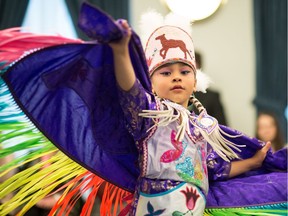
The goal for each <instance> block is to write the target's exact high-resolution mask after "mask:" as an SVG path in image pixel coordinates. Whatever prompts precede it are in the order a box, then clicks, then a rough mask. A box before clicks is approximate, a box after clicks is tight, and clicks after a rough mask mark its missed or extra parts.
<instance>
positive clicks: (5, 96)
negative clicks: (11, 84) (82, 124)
mask: <svg viewBox="0 0 288 216" xmlns="http://www.w3.org/2000/svg"><path fill="white" fill-rule="evenodd" d="M3 65H5V62H0V68H1V66H3ZM8 68H9V67H8V66H7V67H4V68H2V69H1V70H0V75H1V74H4V73H5V72H6V71H7V69H8ZM55 149H56V147H55V146H54V145H53V144H52V143H51V142H50V141H48V140H47V139H46V137H45V136H44V135H43V134H42V133H41V132H40V131H39V130H38V129H37V128H36V127H35V126H34V124H33V123H32V122H31V121H30V120H29V119H28V118H27V117H26V115H25V114H24V113H23V112H22V110H21V109H20V108H19V107H18V105H17V104H16V102H15V101H14V99H13V97H12V95H11V92H10V91H9V88H8V86H7V85H6V83H5V82H4V80H3V79H2V78H1V77H0V158H3V157H6V156H8V155H10V154H14V153H17V152H18V153H19V152H20V153H19V156H18V157H17V158H15V159H14V160H13V161H10V162H9V163H7V164H4V165H1V166H0V172H4V171H5V170H9V169H10V168H11V167H15V166H17V164H19V166H20V164H23V161H24V163H25V161H26V162H29V159H30V158H34V159H35V157H36V156H37V155H41V154H42V153H45V152H51V151H53V150H55ZM23 150H26V152H27V153H26V154H24V153H23V154H22V155H21V152H23ZM1 174H2V173H0V175H1Z"/></svg>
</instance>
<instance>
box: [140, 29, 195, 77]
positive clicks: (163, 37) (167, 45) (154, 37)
mask: <svg viewBox="0 0 288 216" xmlns="http://www.w3.org/2000/svg"><path fill="white" fill-rule="evenodd" d="M145 55H146V60H147V64H148V67H149V73H150V75H152V73H153V72H154V71H155V70H156V69H157V68H158V67H160V66H162V65H164V64H167V63H171V62H183V63H185V64H187V65H189V66H190V67H192V68H193V69H194V70H195V71H196V63H195V54H194V46H193V41H192V38H191V37H190V35H189V34H188V33H187V32H185V31H184V30H183V29H181V28H179V27H176V26H168V25H167V26H162V27H159V28H157V29H156V30H155V31H154V32H153V33H152V34H151V36H150V37H149V39H148V41H147V44H146V48H145Z"/></svg>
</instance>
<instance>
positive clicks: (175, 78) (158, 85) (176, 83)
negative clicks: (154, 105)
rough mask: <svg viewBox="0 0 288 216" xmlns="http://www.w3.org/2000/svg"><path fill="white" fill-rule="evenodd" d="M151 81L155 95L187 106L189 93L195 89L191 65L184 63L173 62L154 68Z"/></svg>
mask: <svg viewBox="0 0 288 216" xmlns="http://www.w3.org/2000/svg"><path fill="white" fill-rule="evenodd" d="M151 82H152V88H153V91H154V92H155V93H156V94H157V96H159V97H160V98H164V99H168V100H170V101H173V102H175V103H178V104H180V105H182V106H184V107H186V108H187V106H188V102H189V98H190V95H191V94H192V93H193V92H194V91H196V82H197V81H196V78H195V72H194V71H193V69H192V68H191V67H189V66H188V65H186V64H184V63H174V64H167V65H164V66H162V67H160V68H158V69H157V70H155V72H154V73H153V75H152V77H151Z"/></svg>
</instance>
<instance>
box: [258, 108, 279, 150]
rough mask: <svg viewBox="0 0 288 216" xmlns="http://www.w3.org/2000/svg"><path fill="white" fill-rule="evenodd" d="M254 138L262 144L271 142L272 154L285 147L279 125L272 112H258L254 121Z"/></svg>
mask: <svg viewBox="0 0 288 216" xmlns="http://www.w3.org/2000/svg"><path fill="white" fill-rule="evenodd" d="M256 137H257V138H258V139H260V140H262V141H264V142H267V141H271V147H272V151H273V152H276V151H278V150H280V149H282V148H283V147H284V146H285V141H284V140H285V139H284V137H283V134H282V130H281V128H280V124H279V122H278V119H277V117H276V115H275V114H274V113H273V112H268V111H261V112H259V114H258V116H257V120H256Z"/></svg>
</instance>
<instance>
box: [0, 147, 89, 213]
mask: <svg viewBox="0 0 288 216" xmlns="http://www.w3.org/2000/svg"><path fill="white" fill-rule="evenodd" d="M54 151H55V150H52V151H50V152H46V153H43V154H41V155H37V156H35V157H34V159H37V158H39V157H41V156H44V155H48V154H51V153H53V152H54ZM31 160H32V159H31ZM17 166H18V165H17ZM17 166H15V167H17ZM46 166H47V167H46ZM44 167H45V168H44ZM83 172H86V169H84V168H83V167H81V166H80V165H79V164H77V163H75V162H74V161H72V160H71V159H69V158H68V157H67V156H66V155H64V154H63V153H62V152H60V151H58V152H57V154H55V155H54V156H52V157H51V158H50V159H48V160H46V161H41V162H39V163H37V164H35V165H34V166H31V167H30V168H28V169H26V170H23V171H22V172H19V173H17V174H16V175H14V176H13V177H11V178H9V179H8V180H6V181H5V182H3V183H2V184H1V185H0V199H1V198H3V197H5V196H7V195H8V194H11V193H13V192H14V191H18V192H17V193H16V194H15V195H14V196H13V197H12V198H11V199H10V200H8V201H7V202H5V203H3V204H2V205H0V216H2V215H3V216H4V215H7V214H8V213H9V212H11V211H12V210H14V209H16V208H18V207H21V208H22V209H21V211H20V212H19V213H18V214H17V215H19V216H21V215H23V214H24V213H25V212H27V211H28V210H29V209H30V208H31V207H32V206H34V205H35V204H36V203H37V202H38V201H40V200H41V199H43V198H44V197H45V196H47V195H48V194H49V193H51V192H52V191H53V190H54V189H55V188H56V187H57V186H59V185H60V184H63V183H65V182H67V181H68V180H69V179H72V178H75V176H78V175H81V174H82V173H83ZM63 173H65V175H63ZM1 175H2V174H1Z"/></svg>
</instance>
